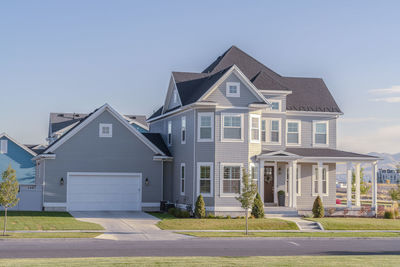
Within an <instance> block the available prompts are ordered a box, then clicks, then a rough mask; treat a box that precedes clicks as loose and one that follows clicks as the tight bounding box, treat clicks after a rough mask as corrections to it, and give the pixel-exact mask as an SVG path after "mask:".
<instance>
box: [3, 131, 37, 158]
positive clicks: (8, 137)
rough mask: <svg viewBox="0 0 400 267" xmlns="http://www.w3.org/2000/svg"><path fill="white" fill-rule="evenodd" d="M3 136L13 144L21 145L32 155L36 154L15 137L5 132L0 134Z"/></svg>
mask: <svg viewBox="0 0 400 267" xmlns="http://www.w3.org/2000/svg"><path fill="white" fill-rule="evenodd" d="M2 137H5V138H7V139H9V140H10V141H11V142H13V143H14V144H16V145H17V146H19V147H21V148H22V149H23V150H25V151H26V152H28V153H29V154H31V155H32V156H36V155H37V154H36V153H35V152H34V151H32V150H31V149H29V148H28V147H27V146H25V145H23V144H21V143H19V142H18V141H16V140H15V139H13V138H12V137H10V136H9V135H8V134H6V133H2V134H0V138H2Z"/></svg>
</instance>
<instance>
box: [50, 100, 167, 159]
mask: <svg viewBox="0 0 400 267" xmlns="http://www.w3.org/2000/svg"><path fill="white" fill-rule="evenodd" d="M106 110H107V111H108V112H110V113H111V115H113V116H114V118H116V119H117V120H118V121H120V122H121V123H122V124H123V125H124V126H125V127H126V128H127V129H128V130H129V131H130V132H131V133H133V134H134V135H135V136H136V137H138V138H139V140H140V141H142V142H143V143H144V144H146V145H147V146H148V147H149V148H150V149H151V150H152V151H153V152H154V153H158V154H161V155H164V156H165V153H164V152H162V151H161V150H160V149H159V148H158V147H156V146H155V145H154V144H153V143H151V142H150V141H149V140H148V139H147V138H146V137H145V136H144V135H143V134H141V133H140V132H139V131H138V130H137V129H136V128H135V127H132V125H130V124H129V122H128V121H127V120H125V119H124V117H122V115H121V114H119V113H118V112H117V111H115V110H114V109H113V108H112V107H111V106H110V105H108V104H104V105H103V106H101V107H100V108H99V109H98V110H97V111H95V112H94V113H93V114H92V115H90V116H88V117H86V119H85V120H84V121H83V122H82V123H80V124H79V125H78V126H76V127H75V128H74V129H72V130H71V131H69V132H68V133H66V134H65V135H63V136H62V137H61V139H59V140H58V141H56V143H53V145H51V146H50V147H48V148H47V149H46V150H45V151H44V152H43V154H45V153H49V152H54V151H55V150H56V149H57V148H58V147H60V146H61V145H62V144H64V143H65V142H66V141H68V140H69V139H70V138H71V137H72V136H74V135H75V134H76V133H78V132H79V131H80V130H81V129H82V128H84V127H85V126H86V125H88V124H89V123H91V122H92V121H93V120H94V119H96V118H97V117H98V116H100V115H101V114H102V113H103V112H104V111H106Z"/></svg>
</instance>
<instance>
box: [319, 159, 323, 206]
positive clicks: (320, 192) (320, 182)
mask: <svg viewBox="0 0 400 267" xmlns="http://www.w3.org/2000/svg"><path fill="white" fill-rule="evenodd" d="M322 168H323V163H322V161H318V195H319V197H320V198H321V200H322Z"/></svg>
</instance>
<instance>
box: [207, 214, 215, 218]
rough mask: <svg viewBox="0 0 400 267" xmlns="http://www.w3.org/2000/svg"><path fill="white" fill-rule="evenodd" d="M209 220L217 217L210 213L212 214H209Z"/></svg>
mask: <svg viewBox="0 0 400 267" xmlns="http://www.w3.org/2000/svg"><path fill="white" fill-rule="evenodd" d="M207 219H215V216H214V214H211V213H210V214H208V215H207Z"/></svg>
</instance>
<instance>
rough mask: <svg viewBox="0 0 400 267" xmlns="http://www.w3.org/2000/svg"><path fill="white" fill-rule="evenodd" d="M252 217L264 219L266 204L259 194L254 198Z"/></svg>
mask: <svg viewBox="0 0 400 267" xmlns="http://www.w3.org/2000/svg"><path fill="white" fill-rule="evenodd" d="M251 215H252V216H254V217H255V218H264V203H263V202H262V200H261V197H260V194H259V193H257V194H256V197H255V198H254V202H253V207H252V208H251Z"/></svg>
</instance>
